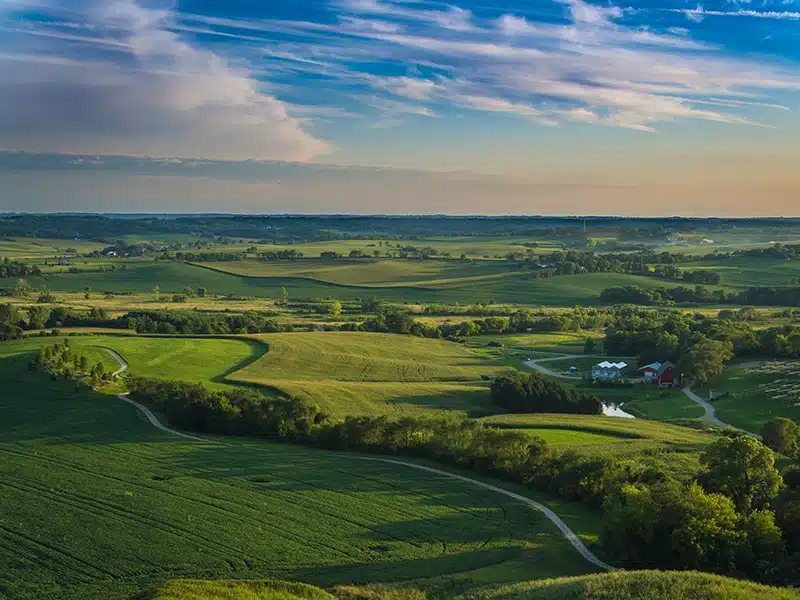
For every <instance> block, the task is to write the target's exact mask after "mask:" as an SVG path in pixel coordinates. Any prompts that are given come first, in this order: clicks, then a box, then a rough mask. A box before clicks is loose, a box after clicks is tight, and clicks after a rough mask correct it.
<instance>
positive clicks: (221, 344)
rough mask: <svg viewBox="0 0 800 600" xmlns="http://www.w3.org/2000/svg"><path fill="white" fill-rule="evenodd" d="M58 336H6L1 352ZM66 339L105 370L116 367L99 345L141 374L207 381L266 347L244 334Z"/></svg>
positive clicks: (28, 348) (30, 349)
mask: <svg viewBox="0 0 800 600" xmlns="http://www.w3.org/2000/svg"><path fill="white" fill-rule="evenodd" d="M60 339H63V338H51V337H44V338H40V337H29V338H26V339H24V340H20V341H12V342H6V343H4V344H3V345H2V346H1V347H0V356H4V355H7V354H8V353H14V354H18V353H21V352H26V353H27V355H28V356H29V357H30V356H32V355H33V353H34V352H36V351H38V349H39V348H41V347H42V346H44V345H48V344H52V343H53V342H54V341H56V340H60ZM69 340H70V345H71V347H72V348H74V350H75V351H76V352H78V353H80V354H86V355H87V357H89V358H91V359H92V360H102V362H103V363H104V365H105V367H106V370H109V371H114V370H116V369H117V368H119V364H118V363H117V361H116V360H115V359H114V358H112V357H111V355H110V354H109V353H108V352H107V351H105V350H103V348H111V349H112V350H115V351H116V352H118V353H119V354H120V355H121V356H122V357H123V358H124V359H125V360H126V361H127V362H128V363H129V365H130V372H131V373H132V374H134V375H140V376H143V377H160V378H165V379H176V380H179V381H187V382H190V383H203V384H206V385H211V386H215V385H226V379H225V378H226V376H227V375H228V374H229V373H232V372H233V371H235V370H237V369H239V368H241V367H242V366H244V365H245V364H247V363H249V362H251V361H252V360H254V359H255V358H257V357H258V356H260V355H261V354H263V353H264V352H265V351H266V346H264V344H263V343H261V342H259V341H257V340H253V339H247V338H238V339H214V338H191V337H143V336H135V335H127V336H117V335H92V336H76V337H70V338H69Z"/></svg>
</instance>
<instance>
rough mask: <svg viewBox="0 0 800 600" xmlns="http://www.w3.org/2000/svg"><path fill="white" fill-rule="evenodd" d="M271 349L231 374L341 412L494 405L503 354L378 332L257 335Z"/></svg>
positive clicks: (235, 378) (478, 409) (483, 408)
mask: <svg viewBox="0 0 800 600" xmlns="http://www.w3.org/2000/svg"><path fill="white" fill-rule="evenodd" d="M257 339H259V340H261V341H263V342H264V343H266V344H267V345H268V347H269V351H268V352H267V353H266V354H264V355H263V356H261V357H260V358H258V359H257V360H255V361H253V362H252V363H250V364H249V365H247V366H246V367H244V368H243V369H240V370H238V371H236V372H235V373H232V374H230V375H229V376H228V380H229V381H232V382H237V383H246V384H251V385H252V384H256V385H264V386H269V387H274V388H276V389H278V390H280V391H281V392H283V393H286V394H289V395H293V396H298V397H303V398H306V399H309V400H311V401H313V402H316V403H317V404H319V405H320V406H321V407H322V408H323V410H325V411H326V412H328V413H330V414H332V415H334V416H346V415H375V414H386V413H409V412H419V411H420V410H429V409H448V410H454V411H459V412H461V413H462V414H465V413H474V412H480V413H483V414H485V413H486V412H488V411H491V407H490V406H488V405H489V381H488V380H484V379H483V377H484V376H485V377H487V378H493V377H496V376H497V375H499V374H502V373H505V372H508V371H509V370H510V368H509V367H507V366H505V365H504V364H503V363H502V361H499V360H492V359H488V358H484V357H482V356H480V355H478V354H476V353H474V352H471V351H470V350H468V349H466V348H464V347H463V346H461V345H459V344H455V343H453V342H446V341H443V340H431V339H424V338H417V337H413V336H402V335H392V334H377V333H356V332H337V333H280V334H269V335H260V336H257Z"/></svg>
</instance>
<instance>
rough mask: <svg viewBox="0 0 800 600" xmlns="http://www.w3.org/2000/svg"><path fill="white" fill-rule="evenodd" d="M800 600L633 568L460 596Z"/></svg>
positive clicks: (791, 594) (702, 577)
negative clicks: (632, 569)
mask: <svg viewBox="0 0 800 600" xmlns="http://www.w3.org/2000/svg"><path fill="white" fill-rule="evenodd" d="M762 598H769V600H798V599H800V593H798V592H796V591H794V590H790V589H780V588H775V587H769V586H765V585H758V584H755V583H750V582H747V581H740V580H737V579H731V578H729V577H720V576H718V575H708V574H706V573H692V572H664V571H630V572H616V573H604V574H601V575H589V576H585V577H574V578H567V579H554V580H545V581H531V582H526V583H518V584H512V585H507V586H501V587H498V588H494V589H486V590H480V591H476V592H473V593H467V594H465V595H464V596H461V598H460V600H761V599H762Z"/></svg>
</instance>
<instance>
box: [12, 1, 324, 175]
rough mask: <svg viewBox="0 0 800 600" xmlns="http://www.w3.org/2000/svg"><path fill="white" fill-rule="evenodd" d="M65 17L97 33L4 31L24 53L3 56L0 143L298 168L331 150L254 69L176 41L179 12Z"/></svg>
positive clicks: (94, 7)
mask: <svg viewBox="0 0 800 600" xmlns="http://www.w3.org/2000/svg"><path fill="white" fill-rule="evenodd" d="M17 5H18V6H17V10H21V9H22V8H24V7H23V6H22V5H21V3H19V2H17ZM27 6H28V7H31V6H32V5H31V4H30V3H29V4H28V5H27ZM37 8H38V9H39V10H48V9H50V10H52V11H53V12H55V13H59V12H61V11H62V10H63V9H64V6H63V5H61V6H59V5H58V4H56V5H48V6H45V5H44V3H41V2H40V3H38V6H37ZM67 9H68V10H66V11H65V12H67V13H68V14H69V15H70V16H72V18H73V20H74V22H75V23H76V24H79V25H80V27H81V28H82V29H83V30H84V31H86V32H91V35H89V34H88V33H87V34H86V35H82V34H81V35H78V34H76V33H75V29H74V28H68V27H64V26H63V25H61V24H59V23H58V22H46V21H36V20H29V21H27V22H26V23H25V25H24V26H6V27H5V30H6V31H9V32H11V30H13V33H15V34H17V38H16V40H15V41H16V42H17V44H16V45H17V46H19V47H20V48H22V49H24V50H25V51H24V52H17V53H15V54H13V55H12V53H8V54H6V55H4V56H0V73H2V76H1V77H0V147H4V148H7V149H12V150H24V151H32V152H40V151H50V152H65V153H76V154H100V155H103V154H126V155H138V156H177V157H188V158H192V157H203V158H218V159H291V160H308V159H310V158H312V157H313V156H315V155H318V154H320V153H322V152H324V151H325V150H326V144H325V143H324V142H321V141H319V140H317V139H315V138H314V137H313V136H312V135H311V134H309V133H308V132H306V131H304V130H303V128H302V126H301V124H300V122H299V121H298V120H297V119H295V118H293V117H292V116H291V115H290V111H289V107H288V106H287V105H286V104H285V103H283V102H281V101H279V100H277V99H276V98H275V97H274V96H272V95H270V94H269V93H268V91H265V86H264V84H263V83H261V82H259V81H257V80H256V79H254V78H253V77H252V76H251V74H250V72H249V71H248V69H247V68H246V67H245V66H243V65H238V64H233V63H231V62H229V61H228V60H226V59H225V58H224V57H223V56H221V55H219V54H217V53H215V52H212V51H210V50H208V49H204V48H201V47H198V46H196V45H193V44H191V43H190V42H188V41H186V40H185V39H182V38H181V37H180V36H179V35H178V34H176V33H174V32H173V31H172V30H171V27H172V26H173V24H174V23H175V20H176V16H177V15H176V14H175V13H173V12H172V11H170V10H155V9H149V8H144V7H143V6H141V5H139V4H138V3H137V2H135V1H134V0H105V1H102V0H88V1H87V0H77V1H75V2H73V1H71V2H70V3H69V4H68V5H67ZM17 22H18V21H17ZM87 48H93V49H94V52H93V53H92V54H91V55H89V56H87V52H86V49H87ZM109 51H113V52H122V53H124V56H122V57H121V56H119V54H115V55H109V54H108V52H109Z"/></svg>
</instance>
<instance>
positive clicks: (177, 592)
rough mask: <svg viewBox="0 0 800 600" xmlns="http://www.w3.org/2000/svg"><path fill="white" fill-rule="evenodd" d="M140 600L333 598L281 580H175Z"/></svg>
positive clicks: (303, 585) (315, 588)
mask: <svg viewBox="0 0 800 600" xmlns="http://www.w3.org/2000/svg"><path fill="white" fill-rule="evenodd" d="M142 600H335V598H334V596H331V595H330V594H329V593H327V592H325V591H324V590H321V589H319V588H318V587H314V586H310V585H305V584H302V583H288V582H285V581H192V580H176V581H170V582H168V583H165V584H164V585H160V586H158V587H157V588H155V589H154V590H153V591H152V592H150V593H148V594H147V595H145V596H144V598H142Z"/></svg>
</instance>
